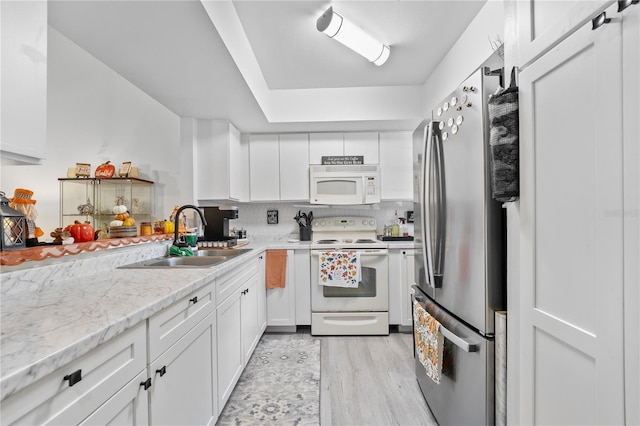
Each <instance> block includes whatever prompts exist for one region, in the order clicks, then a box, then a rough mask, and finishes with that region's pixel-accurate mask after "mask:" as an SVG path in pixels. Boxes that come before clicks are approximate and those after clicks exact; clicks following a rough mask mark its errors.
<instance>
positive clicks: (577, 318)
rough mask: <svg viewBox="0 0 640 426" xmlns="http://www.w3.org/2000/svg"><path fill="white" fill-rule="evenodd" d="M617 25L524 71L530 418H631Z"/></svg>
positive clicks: (525, 378) (524, 417) (523, 320)
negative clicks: (624, 351)
mask: <svg viewBox="0 0 640 426" xmlns="http://www.w3.org/2000/svg"><path fill="white" fill-rule="evenodd" d="M608 15H610V16H613V15H615V9H614V10H613V11H611V13H608ZM620 34H621V23H620V20H618V19H616V20H612V21H611V22H610V23H608V24H606V25H603V26H602V27H600V28H599V29H597V30H595V31H592V30H591V24H590V23H589V24H588V25H585V26H584V27H582V28H581V29H579V30H578V31H576V32H575V33H574V34H573V35H571V36H570V37H569V38H567V39H566V40H565V41H563V42H562V43H560V44H559V45H558V46H557V47H556V48H555V49H553V50H552V51H550V52H549V53H547V54H546V55H544V56H543V57H541V58H540V59H538V60H537V61H536V62H535V63H533V64H532V65H531V66H529V67H528V68H527V69H525V70H524V71H522V72H521V73H520V107H521V110H520V126H521V127H520V138H521V140H520V149H521V160H520V164H521V167H522V168H521V172H520V173H521V174H520V176H521V192H520V193H521V199H520V256H521V262H520V315H521V317H520V371H519V374H520V378H519V380H520V401H521V407H520V423H523V424H533V423H537V424H551V423H553V424H569V423H573V424H592V423H595V424H623V423H624V417H623V413H624V394H623V390H624V370H623V357H622V345H623V335H622V333H623V331H622V330H623V323H622V312H623V305H622V300H623V276H622V271H623V264H622V262H623V250H622V247H623V245H622V239H623V222H622V220H623V218H622V215H620V214H616V212H622V211H623V208H624V205H623V198H622V189H623V184H622V167H621V165H622V163H623V153H622V136H621V129H622V110H621V104H620V99H621V98H622V85H621V80H620V76H621V75H622V69H621V63H622V60H621V38H620V37H621V36H620Z"/></svg>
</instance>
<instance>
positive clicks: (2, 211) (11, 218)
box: [0, 191, 27, 251]
mask: <svg viewBox="0 0 640 426" xmlns="http://www.w3.org/2000/svg"><path fill="white" fill-rule="evenodd" d="M0 219H1V220H2V239H1V240H0V251H5V250H19V249H23V248H25V241H26V238H25V232H26V231H25V230H26V227H27V222H26V219H25V217H24V215H23V214H22V213H20V212H19V211H17V210H14V209H12V208H11V207H9V199H8V198H7V197H5V194H4V192H2V191H0Z"/></svg>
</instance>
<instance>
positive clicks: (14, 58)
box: [0, 1, 47, 164]
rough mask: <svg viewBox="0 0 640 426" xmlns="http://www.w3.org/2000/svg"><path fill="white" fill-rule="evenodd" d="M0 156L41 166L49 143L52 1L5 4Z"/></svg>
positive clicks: (0, 6) (1, 7) (1, 5)
mask: <svg viewBox="0 0 640 426" xmlns="http://www.w3.org/2000/svg"><path fill="white" fill-rule="evenodd" d="M0 43H1V46H0V61H1V63H0V68H1V69H2V73H0V96H1V100H0V101H1V103H2V108H0V157H2V159H3V160H10V161H15V162H18V163H25V164H39V163H40V161H41V160H42V159H44V158H45V157H46V142H47V2H46V1H2V2H0Z"/></svg>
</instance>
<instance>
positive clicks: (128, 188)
mask: <svg viewBox="0 0 640 426" xmlns="http://www.w3.org/2000/svg"><path fill="white" fill-rule="evenodd" d="M58 180H59V181H60V226H61V227H62V228H64V227H65V226H67V225H70V224H72V223H74V221H75V220H78V221H80V222H86V221H89V222H91V225H92V226H93V228H94V229H95V230H96V231H97V230H99V229H104V230H106V229H107V228H108V226H109V222H111V221H112V220H114V219H115V214H114V213H113V207H114V206H116V205H125V206H127V209H128V211H129V214H130V215H131V217H133V218H134V219H135V221H136V226H137V227H138V228H139V227H140V222H151V221H152V220H153V182H152V181H149V180H145V179H139V178H116V177H113V178H108V179H100V178H69V179H67V178H60V179H58Z"/></svg>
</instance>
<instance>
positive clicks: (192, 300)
mask: <svg viewBox="0 0 640 426" xmlns="http://www.w3.org/2000/svg"><path fill="white" fill-rule="evenodd" d="M189 302H191V303H193V304H194V305H195V304H196V303H198V296H194V297H192V298H191V299H189Z"/></svg>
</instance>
